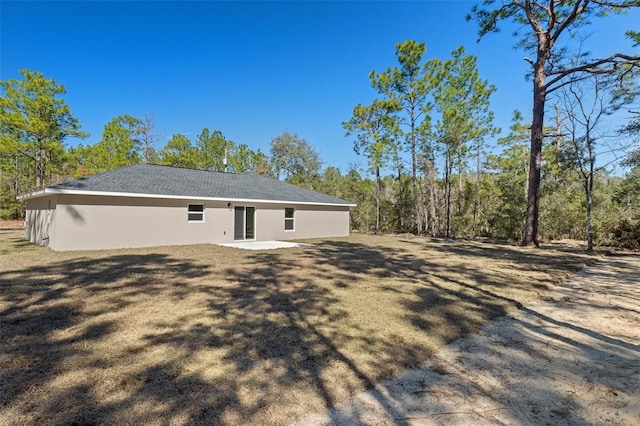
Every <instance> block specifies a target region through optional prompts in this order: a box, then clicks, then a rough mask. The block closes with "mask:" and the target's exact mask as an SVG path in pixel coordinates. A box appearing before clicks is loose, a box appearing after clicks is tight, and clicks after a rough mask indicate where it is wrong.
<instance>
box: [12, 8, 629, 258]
mask: <svg viewBox="0 0 640 426" xmlns="http://www.w3.org/2000/svg"><path fill="white" fill-rule="evenodd" d="M638 3H639V2H637V1H619V2H606V3H605V2H598V1H586V0H582V1H576V2H560V3H559V2H554V1H550V0H549V1H531V2H520V1H513V2H495V1H491V0H488V1H485V2H484V3H483V4H482V5H481V6H476V7H474V8H473V9H472V12H471V13H470V15H469V17H468V19H471V20H475V21H476V22H477V23H478V27H479V35H480V37H484V36H487V35H488V34H490V33H493V32H497V31H498V30H499V27H498V25H499V24H500V22H501V21H505V20H512V21H514V22H516V23H518V24H520V26H519V28H520V29H519V30H518V31H519V34H518V36H519V37H520V39H519V42H518V46H517V47H518V48H521V49H523V50H525V51H531V52H532V53H534V54H535V58H536V59H535V60H534V59H528V58H526V60H527V62H528V63H529V65H530V66H531V69H530V75H529V78H530V79H531V81H532V82H533V92H532V93H533V114H532V117H531V120H530V121H526V120H525V118H524V116H523V114H521V113H520V112H518V111H515V112H514V113H513V121H512V125H511V127H510V128H509V129H506V130H505V131H504V132H501V130H500V129H498V128H496V127H495V125H494V114H493V112H492V111H491V107H490V100H491V96H492V94H493V93H494V92H495V91H496V90H497V88H496V86H495V85H493V84H491V83H490V82H488V81H487V80H484V79H482V78H481V76H480V73H479V70H478V69H477V58H476V57H474V56H473V55H468V54H466V51H465V49H464V47H462V46H461V47H459V48H457V49H455V50H454V51H452V52H451V54H450V57H448V58H444V59H442V58H430V59H425V58H424V56H425V53H426V45H425V43H420V42H417V41H414V40H407V41H405V42H402V43H398V44H397V45H396V51H395V56H396V61H397V63H396V65H395V66H392V67H389V68H387V69H386V70H384V71H381V72H377V71H375V70H374V71H372V72H371V73H370V74H369V80H370V82H371V86H372V89H373V93H375V94H377V98H376V99H375V100H374V101H373V102H371V103H370V104H368V105H363V104H358V105H356V106H355V108H354V109H353V115H352V117H350V118H348V119H347V120H345V121H344V122H343V123H342V125H343V127H344V129H345V131H346V134H347V136H349V137H350V138H351V141H352V142H353V148H354V150H355V152H356V153H358V154H360V155H363V156H364V157H365V158H366V164H367V166H366V168H364V169H360V168H358V167H357V166H355V165H354V166H351V167H350V168H349V170H344V171H341V170H339V169H337V168H335V167H325V168H323V162H322V159H321V158H320V156H319V154H318V153H317V151H315V149H314V148H313V147H312V146H311V145H310V144H309V143H308V142H307V141H306V140H304V139H303V138H301V137H300V136H298V135H297V134H295V133H288V132H284V133H283V134H281V135H279V136H276V137H274V138H273V139H272V140H271V145H270V151H269V152H268V153H263V152H261V151H260V150H257V151H254V150H253V149H251V148H250V147H249V146H248V145H246V144H236V143H234V142H233V141H231V140H229V139H227V138H226V137H225V136H224V135H223V134H222V132H221V131H219V130H213V131H211V130H209V129H208V128H204V129H203V130H202V132H201V133H200V134H198V135H197V136H196V138H195V139H194V140H191V139H189V138H188V137H187V136H186V135H182V134H176V135H173V136H172V137H171V138H170V139H169V140H168V141H167V142H166V143H165V144H164V146H160V137H159V135H157V133H156V132H155V122H154V118H153V116H152V115H145V116H143V117H133V116H130V115H122V116H119V117H115V118H113V119H112V120H111V121H109V122H108V123H107V124H106V125H105V128H104V131H103V133H102V138H101V140H100V141H99V142H97V143H96V144H94V145H82V144H80V145H77V146H75V147H67V146H65V144H64V141H65V140H66V138H69V137H79V138H84V137H86V136H87V135H86V134H85V133H84V132H82V130H81V127H80V123H79V122H78V120H77V119H75V118H74V117H73V116H72V114H71V112H70V109H69V107H68V106H67V105H66V104H65V103H64V100H63V99H61V96H62V95H64V93H65V89H64V87H63V86H62V85H58V84H57V83H56V82H55V81H54V80H53V79H51V78H47V77H45V76H44V75H43V74H41V73H39V72H37V71H29V70H22V71H20V74H21V77H22V78H21V79H13V80H8V81H3V82H0V89H1V90H2V93H1V94H2V96H1V97H0V102H1V103H0V126H1V129H2V134H1V138H2V139H1V140H0V143H1V144H0V203H1V205H0V207H1V209H0V215H2V217H3V218H9V217H15V218H19V217H21V216H22V215H23V214H24V205H23V204H22V203H20V202H18V201H17V200H16V195H18V194H21V193H26V192H30V191H33V190H38V189H41V188H43V187H44V186H46V185H48V184H51V183H56V182H58V181H60V180H63V179H65V178H68V177H80V176H84V175H88V174H93V173H99V172H101V171H105V170H110V169H113V168H116V167H120V166H124V165H128V164H135V163H138V162H147V163H154V164H165V165H171V166H178V167H188V168H197V169H204V170H213V171H228V172H236V173H240V172H245V171H253V172H257V173H261V174H265V175H269V176H272V177H275V178H278V179H283V180H286V181H288V182H291V183H294V184H297V185H300V186H303V187H307V188H310V189H315V190H318V191H321V192H325V193H328V194H331V195H335V196H338V197H341V198H344V199H346V200H349V201H351V202H354V203H356V204H357V207H355V208H354V209H353V210H352V212H351V222H352V227H353V228H354V229H357V230H361V231H366V232H394V233H403V232H409V233H414V234H425V235H432V236H445V237H477V236H487V237H501V238H508V239H512V240H518V239H520V240H521V242H522V243H523V244H526V245H528V244H538V241H539V239H540V238H541V239H558V238H578V239H585V240H587V241H588V247H589V248H592V247H593V244H609V245H623V246H627V247H636V248H639V247H638V246H640V211H639V210H640V151H638V150H634V149H633V147H634V143H635V144H637V143H638V140H639V139H640V130H639V129H640V118H638V114H637V112H634V110H633V108H632V106H633V102H634V100H635V98H636V96H637V94H638V90H637V81H638V72H639V70H638V68H639V67H640V57H638V56H633V55H628V54H623V53H614V54H612V55H611V56H609V57H606V58H604V59H598V58H595V59H594V58H592V57H590V55H589V54H588V53H587V51H586V49H585V46H583V44H584V43H585V42H586V40H587V38H586V37H583V32H582V30H583V29H584V28H586V26H587V25H588V24H589V21H590V20H591V19H592V18H597V17H602V16H605V15H606V14H607V13H608V14H612V13H619V12H624V11H625V10H627V9H629V8H631V7H636V6H639V4H638ZM627 35H628V36H629V38H630V39H632V40H634V41H635V47H637V46H638V43H640V34H639V33H638V32H635V31H628V32H627ZM563 37H564V38H563ZM561 42H562V43H561ZM563 43H564V44H563ZM549 107H550V108H549ZM622 108H627V109H628V110H629V111H630V113H629V114H631V115H632V117H631V118H630V119H629V120H628V123H627V124H626V125H623V126H622V127H621V128H619V129H615V130H614V131H612V130H611V129H608V128H607V126H606V123H607V122H608V117H610V116H611V114H612V113H614V112H616V111H621V110H622ZM550 111H551V113H549V112H550ZM545 113H547V117H549V116H551V119H550V120H549V119H548V120H545ZM612 132H613V133H612ZM497 135H500V136H501V137H499V138H498V139H497V143H493V140H494V138H495V137H496V136H497ZM543 145H544V150H543V149H542V146H543ZM607 151H609V152H608V153H607V155H603V154H604V153H606V152H607ZM611 158H613V160H610V159H611ZM603 159H604V160H605V161H603ZM614 160H615V161H618V160H620V161H618V163H619V164H621V165H623V166H625V167H626V168H627V170H628V173H627V174H626V175H625V176H617V175H612V174H611V173H610V167H609V166H611V165H612V164H610V163H607V162H606V161H614Z"/></svg>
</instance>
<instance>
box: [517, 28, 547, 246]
mask: <svg viewBox="0 0 640 426" xmlns="http://www.w3.org/2000/svg"><path fill="white" fill-rule="evenodd" d="M550 51H551V48H550V46H549V45H548V42H547V35H546V34H544V33H540V34H538V55H537V61H536V63H535V66H534V77H533V120H532V123H531V151H530V156H529V175H528V181H529V185H528V187H527V215H526V218H525V226H524V239H523V240H522V245H523V246H530V245H535V246H536V247H537V246H539V242H538V207H539V201H540V200H539V197H540V169H541V166H542V142H543V140H544V133H543V132H544V105H545V101H546V98H547V91H546V87H545V79H546V74H545V71H544V65H545V64H546V63H547V59H548V57H549V52H550Z"/></svg>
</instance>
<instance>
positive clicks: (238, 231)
mask: <svg viewBox="0 0 640 426" xmlns="http://www.w3.org/2000/svg"><path fill="white" fill-rule="evenodd" d="M233 239H234V240H236V241H237V240H255V239H256V208H255V207H245V206H236V207H235V211H234V224H233Z"/></svg>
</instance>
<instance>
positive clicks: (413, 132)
mask: <svg viewBox="0 0 640 426" xmlns="http://www.w3.org/2000/svg"><path fill="white" fill-rule="evenodd" d="M409 120H410V121H411V185H412V189H413V207H414V215H415V232H416V234H420V233H421V232H422V226H421V225H422V220H421V219H420V201H419V200H418V176H417V169H418V161H417V157H416V150H417V141H416V123H415V111H414V109H413V107H412V108H411V110H410V113H409Z"/></svg>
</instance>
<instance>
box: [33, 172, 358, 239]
mask: <svg viewBox="0 0 640 426" xmlns="http://www.w3.org/2000/svg"><path fill="white" fill-rule="evenodd" d="M21 199H24V200H26V202H27V214H26V238H27V239H28V240H29V241H31V242H32V243H35V244H40V245H45V246H49V247H50V248H52V249H54V250H93V249H111V248H126V247H151V246H160V245H177V244H201V243H229V242H233V241H242V240H255V241H269V240H278V239H284V240H293V239H300V238H315V237H337V236H346V235H349V207H352V206H354V204H351V203H349V202H347V201H344V200H341V199H339V198H335V197H331V196H329V195H325V194H321V193H318V192H315V191H311V190H308V189H304V188H300V187H298V186H295V185H290V184H288V183H285V182H281V181H278V180H275V179H271V178H268V177H265V176H261V175H258V174H256V173H240V174H234V173H220V172H210V171H205V170H192V169H184V168H177V167H169V166H156V165H149V164H136V165H133V166H126V167H121V168H119V169H116V170H111V171H108V172H104V173H100V174H97V175H93V176H87V177H84V178H80V179H75V180H70V181H66V182H64V183H60V184H57V185H52V186H49V187H47V188H45V189H43V190H41V191H38V192H35V193H31V194H27V195H24V196H22V197H21Z"/></svg>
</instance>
